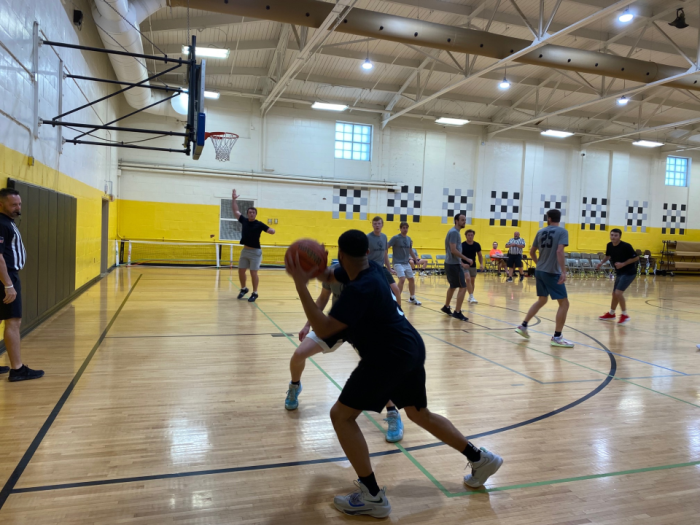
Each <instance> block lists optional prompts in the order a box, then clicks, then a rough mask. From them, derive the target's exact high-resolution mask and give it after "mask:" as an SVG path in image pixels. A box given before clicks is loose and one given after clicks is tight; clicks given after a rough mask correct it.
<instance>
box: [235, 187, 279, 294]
mask: <svg viewBox="0 0 700 525" xmlns="http://www.w3.org/2000/svg"><path fill="white" fill-rule="evenodd" d="M236 199H238V194H237V193H236V190H235V189H234V190H233V192H232V193H231V209H232V210H233V216H234V217H235V218H236V219H238V222H240V223H241V228H242V230H243V233H242V235H241V244H242V245H243V249H242V250H241V256H240V259H239V261H238V280H239V281H240V283H241V291H240V293H239V294H238V299H243V298H244V297H245V295H246V294H247V293H248V292H249V290H248V288H246V275H245V271H246V270H250V279H251V280H252V281H253V293H252V294H251V296H250V297H249V298H248V302H249V303H254V302H255V300H256V299H257V298H258V283H259V282H260V278H259V277H258V270H259V269H260V263H262V248H261V247H260V234H261V233H262V232H265V233H269V234H270V235H274V234H275V230H274V229H272V228H270V227H269V226H268V225H267V224H265V223H263V222H260V221H258V220H256V219H255V218H256V217H257V216H258V209H257V208H253V207H252V206H251V207H250V208H248V210H247V211H246V215H247V217H244V216H243V214H242V213H241V212H240V211H239V209H238V203H237V202H236Z"/></svg>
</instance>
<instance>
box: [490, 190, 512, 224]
mask: <svg viewBox="0 0 700 525" xmlns="http://www.w3.org/2000/svg"><path fill="white" fill-rule="evenodd" d="M490 215H491V216H490V217H489V225H490V226H517V225H518V219H519V217H520V192H519V191H516V192H508V191H492V192H491V210H490Z"/></svg>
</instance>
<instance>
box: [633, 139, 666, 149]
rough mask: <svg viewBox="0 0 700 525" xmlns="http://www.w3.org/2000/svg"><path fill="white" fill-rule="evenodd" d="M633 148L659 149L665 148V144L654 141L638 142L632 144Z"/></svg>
mask: <svg viewBox="0 0 700 525" xmlns="http://www.w3.org/2000/svg"><path fill="white" fill-rule="evenodd" d="M632 145H633V146H641V147H643V148H658V147H660V146H663V145H664V143H663V142H654V141H653V140H638V141H636V142H633V143H632Z"/></svg>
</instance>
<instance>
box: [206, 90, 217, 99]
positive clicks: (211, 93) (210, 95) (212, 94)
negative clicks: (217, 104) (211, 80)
mask: <svg viewBox="0 0 700 525" xmlns="http://www.w3.org/2000/svg"><path fill="white" fill-rule="evenodd" d="M220 96H221V93H219V92H218V91H205V92H204V98H212V99H214V100H219V97H220Z"/></svg>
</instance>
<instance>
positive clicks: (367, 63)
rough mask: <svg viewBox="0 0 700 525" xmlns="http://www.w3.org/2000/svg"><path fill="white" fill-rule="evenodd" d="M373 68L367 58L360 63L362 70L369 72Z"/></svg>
mask: <svg viewBox="0 0 700 525" xmlns="http://www.w3.org/2000/svg"><path fill="white" fill-rule="evenodd" d="M373 67H374V64H372V61H371V60H370V59H369V57H367V60H365V61H364V62H362V69H366V70H367V71H369V70H370V69H372V68H373Z"/></svg>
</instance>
